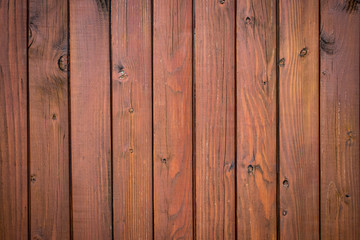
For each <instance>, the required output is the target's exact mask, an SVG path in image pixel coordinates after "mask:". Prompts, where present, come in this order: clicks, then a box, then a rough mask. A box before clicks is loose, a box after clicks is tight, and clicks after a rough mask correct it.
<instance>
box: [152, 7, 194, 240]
mask: <svg viewBox="0 0 360 240" xmlns="http://www.w3.org/2000/svg"><path fill="white" fill-rule="evenodd" d="M153 41H154V51H153V58H154V84H153V86H154V229H155V235H154V238H155V239H192V237H193V218H192V217H193V208H192V1H191V0H185V1H184V0H171V1H169V0H156V1H154V35H153Z"/></svg>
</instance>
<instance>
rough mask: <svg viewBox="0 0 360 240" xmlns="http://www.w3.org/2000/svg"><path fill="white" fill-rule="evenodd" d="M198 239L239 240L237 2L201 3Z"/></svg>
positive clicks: (198, 20) (197, 22)
mask: <svg viewBox="0 0 360 240" xmlns="http://www.w3.org/2000/svg"><path fill="white" fill-rule="evenodd" d="M194 7H195V29H194V31H195V32H194V33H195V39H194V44H195V45H194V47H195V49H194V54H195V56H194V75H195V80H194V81H195V91H196V98H195V130H194V131H195V158H196V159H195V161H196V170H195V174H196V176H195V181H196V186H195V187H196V196H195V198H196V230H195V231H196V238H197V239H233V238H235V224H236V223H235V213H236V209H235V208H236V207H235V198H236V196H235V161H236V159H235V145H236V142H235V141H236V140H235V131H236V129H235V91H236V90H235V1H229V0H225V1H222V0H217V1H206V0H198V1H195V6H194Z"/></svg>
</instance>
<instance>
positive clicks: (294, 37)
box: [279, 0, 319, 239]
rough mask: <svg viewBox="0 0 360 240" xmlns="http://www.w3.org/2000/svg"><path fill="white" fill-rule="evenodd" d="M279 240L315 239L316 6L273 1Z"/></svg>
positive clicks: (307, 0)
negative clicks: (275, 7)
mask: <svg viewBox="0 0 360 240" xmlns="http://www.w3.org/2000/svg"><path fill="white" fill-rule="evenodd" d="M279 4H280V5H279V58H280V59H279V121H280V122H279V140H280V143H279V144H280V145H279V148H280V149H279V151H280V153H279V154H280V175H279V180H280V186H279V187H280V233H279V234H280V239H318V238H319V2H318V1H313V0H281V1H280V2H279Z"/></svg>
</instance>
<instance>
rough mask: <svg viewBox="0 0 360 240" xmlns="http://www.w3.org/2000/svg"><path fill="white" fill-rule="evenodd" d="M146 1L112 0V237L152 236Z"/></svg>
mask: <svg viewBox="0 0 360 240" xmlns="http://www.w3.org/2000/svg"><path fill="white" fill-rule="evenodd" d="M151 8H152V7H151V1H150V0H135V1H127V0H120V1H112V21H111V22H112V27H111V29H112V39H111V42H112V69H111V71H112V100H113V104H112V106H113V108H112V109H113V112H112V122H113V129H112V130H113V149H114V153H113V163H114V166H113V173H114V176H113V186H114V189H113V193H114V195H113V198H114V238H115V239H151V238H152V236H153V202H152V201H153V195H152V191H153V188H152V60H151V53H152V47H151V46H152V43H151V26H152V25H151V11H152V10H151Z"/></svg>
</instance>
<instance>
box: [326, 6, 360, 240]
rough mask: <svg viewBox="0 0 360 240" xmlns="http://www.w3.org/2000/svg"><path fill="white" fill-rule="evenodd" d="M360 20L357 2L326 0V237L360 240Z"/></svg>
mask: <svg viewBox="0 0 360 240" xmlns="http://www.w3.org/2000/svg"><path fill="white" fill-rule="evenodd" d="M359 24H360V14H359V4H358V3H356V1H344V0H343V1H335V0H322V1H321V25H320V29H321V33H320V53H321V59H320V62H321V72H320V83H321V85H320V87H321V88H320V89H321V91H320V96H321V98H320V102H321V105H320V110H321V112H320V116H321V121H320V123H321V125H320V134H321V135H320V143H321V162H320V165H321V202H320V205H321V238H322V239H360V228H359V226H360V187H359V183H360V160H359V159H360V154H359V126H360V122H359V84H360V74H359V66H360V56H359V55H360V31H359V30H360V28H359ZM356 28H357V30H355V29H356Z"/></svg>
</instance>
